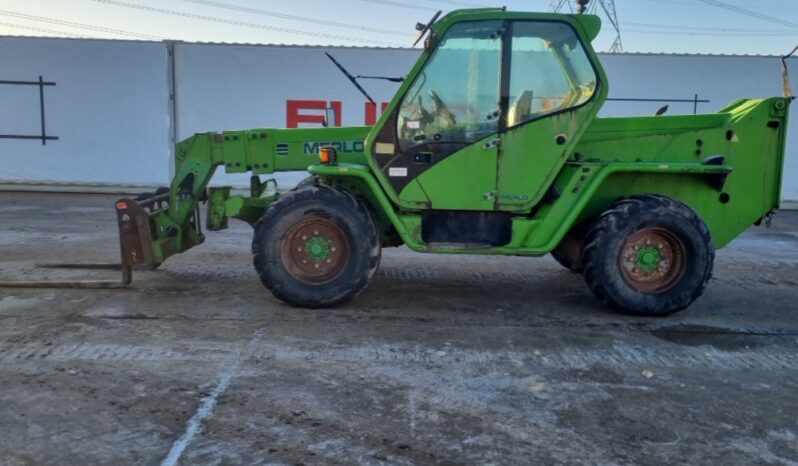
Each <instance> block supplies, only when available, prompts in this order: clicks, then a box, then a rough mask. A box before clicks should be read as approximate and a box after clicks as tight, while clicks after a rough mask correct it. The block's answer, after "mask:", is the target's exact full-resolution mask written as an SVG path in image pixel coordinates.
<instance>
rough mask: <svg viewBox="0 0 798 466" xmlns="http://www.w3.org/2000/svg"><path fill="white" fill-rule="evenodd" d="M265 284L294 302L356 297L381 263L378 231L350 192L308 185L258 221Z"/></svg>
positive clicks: (329, 302) (256, 251)
mask: <svg viewBox="0 0 798 466" xmlns="http://www.w3.org/2000/svg"><path fill="white" fill-rule="evenodd" d="M252 255H253V260H254V264H255V270H257V272H258V275H259V276H260V279H261V282H263V285H264V286H266V288H268V289H269V290H271V292H272V293H273V294H274V296H276V297H277V298H279V299H281V300H283V301H285V302H287V303H289V304H292V305H294V306H301V307H309V308H318V307H330V306H334V305H336V304H339V303H341V302H344V301H347V300H350V299H352V298H353V297H355V296H356V295H357V294H358V293H360V292H361V291H363V289H364V288H366V286H367V285H368V284H369V281H371V278H372V277H373V276H374V274H375V273H376V272H377V268H378V267H379V264H380V244H379V238H378V236H377V229H376V227H375V226H374V222H373V221H372V219H371V217H370V215H369V214H368V212H367V211H366V209H365V208H364V207H363V205H361V204H360V203H359V202H358V201H357V200H356V199H355V198H354V197H352V196H351V195H349V194H347V193H345V192H342V191H338V190H335V189H333V188H330V187H327V186H312V185H306V186H304V187H301V188H299V189H295V190H292V191H289V192H287V193H286V194H284V195H282V196H281V197H280V198H279V199H278V200H277V201H276V202H275V203H274V204H272V205H271V206H270V207H269V208H268V209H267V210H266V213H265V214H264V215H263V217H262V218H261V219H260V220H259V221H258V223H257V224H256V225H255V236H254V238H253V240H252Z"/></svg>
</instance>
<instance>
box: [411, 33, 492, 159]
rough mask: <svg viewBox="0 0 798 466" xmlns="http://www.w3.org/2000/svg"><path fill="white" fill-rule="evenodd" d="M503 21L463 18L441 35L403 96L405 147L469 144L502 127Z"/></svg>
mask: <svg viewBox="0 0 798 466" xmlns="http://www.w3.org/2000/svg"><path fill="white" fill-rule="evenodd" d="M502 24H503V23H502V22H501V21H473V22H464V23H459V24H456V25H454V26H452V27H451V28H450V29H449V30H448V31H447V32H446V33H445V35H444V36H443V38H441V39H440V42H439V44H438V46H437V48H436V50H435V52H433V55H432V56H431V57H430V58H429V60H428V61H427V63H426V65H425V66H424V68H423V70H422V71H421V72H420V73H419V74H418V76H416V79H415V81H414V82H413V84H412V86H411V87H410V89H408V91H407V93H406V94H405V96H404V98H403V99H402V103H401V105H400V108H399V115H398V118H397V135H398V142H399V149H400V150H401V151H403V152H404V151H407V150H409V149H413V148H415V147H418V146H428V145H436V144H441V145H443V144H446V147H450V148H452V147H456V146H458V145H467V144H471V143H473V142H476V141H478V140H480V139H483V138H485V137H487V136H490V135H491V134H493V133H496V132H497V131H498V121H499V90H500V85H499V84H500V66H501V47H502V35H503V32H502ZM428 147H429V146H428Z"/></svg>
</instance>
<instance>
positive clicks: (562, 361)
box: [0, 193, 798, 465]
mask: <svg viewBox="0 0 798 466" xmlns="http://www.w3.org/2000/svg"><path fill="white" fill-rule="evenodd" d="M111 202H112V199H111V198H106V197H100V198H97V197H85V196H84V197H81V196H57V195H30V194H8V193H5V194H0V226H1V227H0V279H9V278H17V279H35V278H70V277H75V276H78V277H95V278H99V277H102V276H110V277H115V275H114V273H113V272H109V271H106V272H94V271H92V272H86V271H63V270H42V269H35V268H34V263H35V262H41V261H53V260H56V261H66V262H81V261H82V262H86V261H115V260H117V250H116V246H117V239H116V231H115V228H116V224H115V217H114V213H113V211H112V209H111ZM250 236H251V231H250V229H249V227H248V226H246V225H244V224H241V223H236V224H234V225H232V228H231V229H230V230H227V231H223V232H219V233H208V239H207V242H206V244H204V245H202V246H200V247H198V248H196V249H194V250H192V251H189V252H188V253H186V254H183V255H180V256H177V257H174V258H172V259H170V260H169V261H167V262H166V263H165V264H164V265H163V266H162V268H161V269H159V270H157V271H144V272H136V273H135V274H134V284H133V286H132V287H130V288H129V289H124V290H32V289H8V288H6V289H0V380H1V381H2V382H1V383H0V432H1V433H2V435H0V463H2V464H4V465H25V464H36V465H39V464H81V465H91V464H130V463H135V464H185V465H188V464H346V465H349V464H513V465H515V464H563V463H566V464H581V463H590V464H713V465H714V464H740V465H750V464H773V465H777V464H781V465H798V212H779V213H778V215H777V216H776V218H775V219H774V222H773V227H772V228H771V229H765V228H764V227H762V228H752V229H751V230H750V231H749V232H747V233H746V234H744V235H743V236H742V237H741V238H739V239H738V240H736V241H735V242H734V243H732V245H730V246H729V247H728V248H726V249H724V250H721V251H719V252H718V257H717V261H716V268H715V278H714V279H713V280H712V281H711V283H710V285H709V287H708V289H707V291H706V294H705V295H704V296H703V297H702V298H701V299H700V300H699V301H697V302H696V303H695V304H694V305H693V306H692V307H691V308H689V309H688V310H686V311H684V312H681V313H679V314H677V315H674V316H672V317H669V318H665V319H644V318H636V317H625V316H620V315H617V314H615V313H613V312H611V311H609V310H607V309H605V308H603V307H602V306H601V305H599V304H597V302H596V301H595V300H594V299H593V297H592V295H591V294H590V293H589V291H588V290H587V288H586V286H585V285H584V283H583V282H582V280H581V278H580V276H578V275H573V274H571V273H568V272H566V271H565V270H563V269H561V268H560V267H559V266H558V265H557V264H556V263H555V262H554V261H553V260H552V259H550V258H543V259H524V258H505V257H450V256H434V255H416V254H413V253H410V252H409V251H407V250H406V249H390V250H386V251H384V255H383V263H382V268H381V270H380V272H379V274H378V275H377V276H376V278H375V279H374V281H373V282H372V284H371V286H370V287H369V288H368V289H367V290H366V291H365V292H364V293H363V294H362V295H361V296H359V297H358V298H357V299H356V300H355V301H354V302H352V303H351V304H349V305H346V306H342V307H340V308H337V309H332V310H304V309H294V308H291V307H288V306H286V305H284V304H282V303H281V302H279V301H277V300H276V299H274V298H273V297H272V296H271V295H270V294H269V293H268V292H267V291H266V290H265V289H264V288H263V287H262V286H261V284H260V282H259V281H258V279H257V277H256V275H255V273H254V271H253V269H252V266H251V257H250V253H249V247H250V246H249V245H250V239H251V237H250Z"/></svg>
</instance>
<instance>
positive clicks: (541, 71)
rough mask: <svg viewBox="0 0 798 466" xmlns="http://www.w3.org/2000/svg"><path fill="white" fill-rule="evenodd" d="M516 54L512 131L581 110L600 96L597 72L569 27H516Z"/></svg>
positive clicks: (532, 24) (511, 96) (513, 58)
mask: <svg viewBox="0 0 798 466" xmlns="http://www.w3.org/2000/svg"><path fill="white" fill-rule="evenodd" d="M511 53H512V55H511V67H512V69H511V71H510V92H509V110H508V116H507V125H508V126H509V127H513V126H516V125H520V124H522V123H525V122H527V121H530V120H535V119H538V118H541V117H544V116H546V115H549V114H552V113H557V112H561V111H565V110H568V109H572V108H575V107H579V106H581V105H582V104H584V103H585V102H587V101H588V100H590V98H591V97H593V95H594V94H595V92H596V79H597V78H596V72H595V70H594V69H593V67H592V65H591V63H590V60H589V59H588V56H587V53H586V52H585V50H584V48H583V47H582V44H581V42H580V41H579V38H578V36H577V35H576V32H574V30H573V29H572V28H571V27H570V26H568V25H567V24H565V23H557V22H545V23H544V22H532V21H519V22H514V23H513V25H512V52H511Z"/></svg>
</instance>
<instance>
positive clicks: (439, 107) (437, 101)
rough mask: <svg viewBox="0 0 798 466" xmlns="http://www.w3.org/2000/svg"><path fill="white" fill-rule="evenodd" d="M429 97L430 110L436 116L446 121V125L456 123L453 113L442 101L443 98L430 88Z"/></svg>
mask: <svg viewBox="0 0 798 466" xmlns="http://www.w3.org/2000/svg"><path fill="white" fill-rule="evenodd" d="M429 97H430V99H432V107H433V108H432V112H433V114H434V115H435V117H436V118H440V119H442V120H443V121H444V122H445V123H447V125H448V126H454V125H455V124H457V121H456V120H455V117H454V113H452V111H451V110H449V107H447V106H446V104H445V103H443V100H442V99H441V97H440V96H439V95H438V94H437V93H436V92H435V91H433V90H430V91H429Z"/></svg>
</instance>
